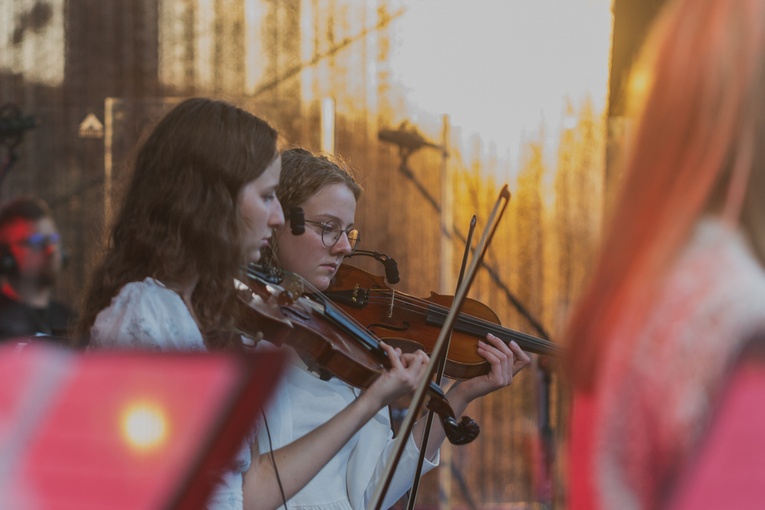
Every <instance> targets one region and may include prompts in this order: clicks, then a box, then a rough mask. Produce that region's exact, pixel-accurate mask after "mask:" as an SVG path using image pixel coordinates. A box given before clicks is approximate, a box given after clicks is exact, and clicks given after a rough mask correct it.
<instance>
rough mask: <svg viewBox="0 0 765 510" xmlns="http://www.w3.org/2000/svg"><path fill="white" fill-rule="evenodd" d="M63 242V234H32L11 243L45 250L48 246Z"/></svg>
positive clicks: (31, 248) (34, 249) (36, 249)
mask: <svg viewBox="0 0 765 510" xmlns="http://www.w3.org/2000/svg"><path fill="white" fill-rule="evenodd" d="M59 242H61V234H58V233H53V234H32V235H30V236H29V237H27V238H25V239H19V240H18V241H14V242H13V243H11V244H20V245H22V246H26V247H27V248H29V249H30V250H32V251H43V250H45V249H46V248H48V246H55V245H57V244H58V243H59Z"/></svg>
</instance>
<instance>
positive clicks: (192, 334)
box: [89, 278, 254, 510]
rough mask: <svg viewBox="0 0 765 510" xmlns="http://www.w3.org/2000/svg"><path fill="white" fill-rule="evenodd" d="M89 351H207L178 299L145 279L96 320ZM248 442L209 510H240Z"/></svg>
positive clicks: (124, 289)
mask: <svg viewBox="0 0 765 510" xmlns="http://www.w3.org/2000/svg"><path fill="white" fill-rule="evenodd" d="M90 332H91V338H90V347H89V348H92V349H149V350H159V351H171V350H179V351H206V350H207V347H206V346H205V344H204V341H203V340H202V334H201V332H200V331H199V328H198V327H197V324H196V322H195V321H194V319H193V317H192V316H191V314H190V313H189V310H188V308H186V304H185V303H184V301H183V299H182V298H181V296H180V295H179V294H177V293H176V292H175V291H173V290H170V289H168V288H167V287H165V286H164V285H163V284H162V283H161V282H158V281H157V280H154V279H152V278H146V279H144V280H143V281H141V282H132V283H128V284H127V285H125V286H124V287H122V289H120V292H119V293H118V294H117V295H116V296H115V297H114V298H113V299H112V302H111V304H110V305H109V307H107V308H105V309H103V310H102V311H101V312H100V313H99V314H98V316H97V317H96V320H95V322H94V323H93V327H92V328H91V331H90ZM253 441H254V437H249V438H247V440H246V441H245V443H244V444H243V445H242V447H241V448H240V450H239V452H238V454H237V455H236V457H235V459H234V460H233V461H232V463H231V465H230V467H229V469H228V470H226V471H225V472H223V473H222V474H221V481H220V484H219V485H218V487H217V488H216V490H215V491H214V494H213V495H212V496H211V498H210V500H209V501H208V503H207V508H208V509H210V510H241V509H242V507H243V499H242V473H244V472H245V471H247V469H248V468H249V467H250V462H251V454H250V447H249V445H250V444H252V442H253Z"/></svg>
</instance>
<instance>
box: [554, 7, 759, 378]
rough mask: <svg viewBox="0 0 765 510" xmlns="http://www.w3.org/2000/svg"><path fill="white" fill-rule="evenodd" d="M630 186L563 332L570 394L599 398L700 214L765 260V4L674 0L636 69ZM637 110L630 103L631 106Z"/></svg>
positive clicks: (626, 182)
mask: <svg viewBox="0 0 765 510" xmlns="http://www.w3.org/2000/svg"><path fill="white" fill-rule="evenodd" d="M632 83H633V84H640V85H641V86H642V88H635V89H634V90H633V91H632V97H633V99H634V98H635V97H637V98H638V106H639V110H638V112H639V113H638V115H637V117H636V119H637V122H636V129H635V132H634V133H635V135H634V139H633V140H632V141H631V145H629V146H628V150H627V153H628V154H627V158H626V168H625V178H624V179H623V182H622V184H621V189H620V196H619V198H618V200H617V201H616V205H615V211H614V213H613V216H612V221H611V223H610V226H609V228H608V229H607V231H606V236H605V238H604V242H603V244H602V245H601V255H600V257H599V261H598V263H597V265H596V266H595V270H594V272H593V274H592V278H591V280H590V283H589V287H588V288H587V289H586V290H585V292H584V294H583V295H582V297H581V298H580V301H579V302H578V304H577V306H576V308H575V309H574V311H573V313H572V315H571V317H570V321H569V324H568V328H567V332H566V334H565V341H566V343H567V344H568V347H569V352H570V357H569V359H568V371H569V375H570V376H571V381H572V383H573V384H574V386H575V387H576V388H578V389H580V390H583V391H585V392H589V391H591V390H592V389H593V388H594V386H595V382H596V378H597V374H598V364H599V359H600V356H601V353H602V352H603V350H604V349H605V348H606V347H607V345H608V343H609V342H619V343H621V344H622V345H623V346H626V348H629V344H630V343H631V342H633V339H632V338H624V337H620V338H614V337H613V334H614V330H615V328H616V327H617V325H618V324H620V323H622V321H628V322H629V324H637V323H639V321H640V320H641V318H642V317H644V316H645V314H646V313H647V310H648V309H649V307H650V301H651V294H652V292H653V290H654V289H655V286H656V284H657V282H658V281H659V280H660V279H661V277H662V276H663V274H664V273H665V272H666V270H667V268H668V265H669V264H670V263H671V262H672V260H673V259H674V258H675V257H676V255H677V253H678V252H679V250H680V249H681V247H682V245H683V243H684V242H686V241H687V239H688V237H689V235H690V232H691V230H692V228H693V225H694V224H695V223H696V222H697V221H698V220H699V218H700V217H701V216H702V215H704V214H717V215H720V216H722V217H723V218H724V219H725V220H726V221H728V222H730V223H731V224H733V225H736V224H738V225H739V226H740V227H741V229H742V230H743V231H744V232H745V233H746V235H748V237H749V238H750V240H751V241H752V242H753V244H754V245H755V246H756V247H757V249H756V251H757V254H758V257H759V258H760V260H761V261H765V253H764V252H763V248H765V244H764V243H763V236H765V228H763V222H764V221H765V217H763V211H764V210H765V209H763V205H762V197H763V196H765V184H764V183H765V152H763V151H765V144H763V143H762V141H763V140H765V94H763V91H765V2H762V1H761V0H677V1H674V2H671V3H670V4H668V5H666V6H665V7H664V9H663V10H662V12H661V14H660V16H659V18H658V19H657V22H656V23H655V24H654V25H653V27H652V30H651V33H650V35H649V38H648V39H647V43H646V45H645V47H644V51H643V54H642V57H641V61H640V65H638V67H637V68H636V70H635V72H634V73H633V81H632ZM633 104H634V102H633Z"/></svg>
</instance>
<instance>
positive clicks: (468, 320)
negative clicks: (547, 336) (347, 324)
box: [369, 289, 558, 352]
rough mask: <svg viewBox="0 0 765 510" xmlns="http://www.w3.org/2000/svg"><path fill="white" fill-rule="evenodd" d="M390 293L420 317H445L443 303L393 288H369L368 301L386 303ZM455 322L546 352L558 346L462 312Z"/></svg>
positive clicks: (399, 304) (445, 311)
mask: <svg viewBox="0 0 765 510" xmlns="http://www.w3.org/2000/svg"><path fill="white" fill-rule="evenodd" d="M391 294H393V295H398V297H397V299H396V300H395V301H396V303H398V304H397V305H394V306H398V307H401V304H402V303H406V304H409V305H410V307H408V308H407V311H409V312H412V313H416V314H419V315H420V316H422V317H426V316H427V315H429V314H432V313H433V312H435V313H436V314H437V315H438V316H439V317H444V318H445V317H446V314H447V313H448V308H447V307H445V306H443V305H439V304H438V303H432V302H429V301H427V300H424V299H421V298H416V297H413V296H409V295H407V294H404V293H399V292H398V291H395V290H378V289H369V302H370V303H386V304H387V303H388V302H389V301H390V295H391ZM457 324H463V325H465V326H466V327H469V328H470V329H471V330H473V331H475V332H479V331H482V330H487V331H488V332H490V333H492V334H495V335H497V336H500V337H501V336H504V335H508V336H510V337H514V338H513V339H514V340H516V342H518V341H520V342H521V343H526V344H528V345H529V346H530V348H533V347H536V348H537V349H539V350H543V351H546V352H547V351H549V352H554V351H556V350H557V348H558V346H557V345H556V344H554V343H553V342H550V341H549V340H544V339H539V338H536V337H533V336H531V335H527V334H525V333H522V332H520V331H515V330H512V329H509V328H505V327H503V326H501V325H498V324H494V323H492V322H490V321H487V320H484V319H480V318H478V317H475V316H473V315H470V314H468V313H464V312H463V313H460V315H459V318H458V319H457Z"/></svg>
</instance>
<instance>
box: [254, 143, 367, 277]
mask: <svg viewBox="0 0 765 510" xmlns="http://www.w3.org/2000/svg"><path fill="white" fill-rule="evenodd" d="M332 184H345V185H346V186H348V189H350V190H351V192H352V193H353V196H354V198H355V199H356V201H357V202H358V200H359V197H361V192H362V188H361V186H360V185H359V184H358V183H357V182H356V181H355V180H354V178H353V175H352V173H351V170H350V168H349V167H348V165H347V164H346V163H345V162H344V161H343V160H342V159H340V158H338V157H336V156H329V155H326V154H320V153H317V152H312V151H309V150H307V149H303V148H300V147H293V148H290V149H287V150H285V151H283V152H282V173H281V176H280V177H279V185H278V186H277V187H276V197H277V198H278V199H279V203H280V204H281V205H282V209H283V211H284V217H285V218H287V219H289V213H290V208H291V207H295V206H297V207H299V206H302V205H303V204H304V203H305V202H306V201H307V200H308V199H309V198H311V197H312V196H313V195H315V194H316V193H318V192H319V190H321V189H322V188H324V187H325V186H329V185H332ZM281 228H289V226H288V225H284V226H283V227H281ZM278 253H279V246H278V243H276V241H275V240H274V242H273V243H272V244H270V245H269V247H268V248H267V249H266V250H264V255H263V262H264V263H265V264H266V265H270V266H273V267H278V266H279V263H278Z"/></svg>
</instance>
